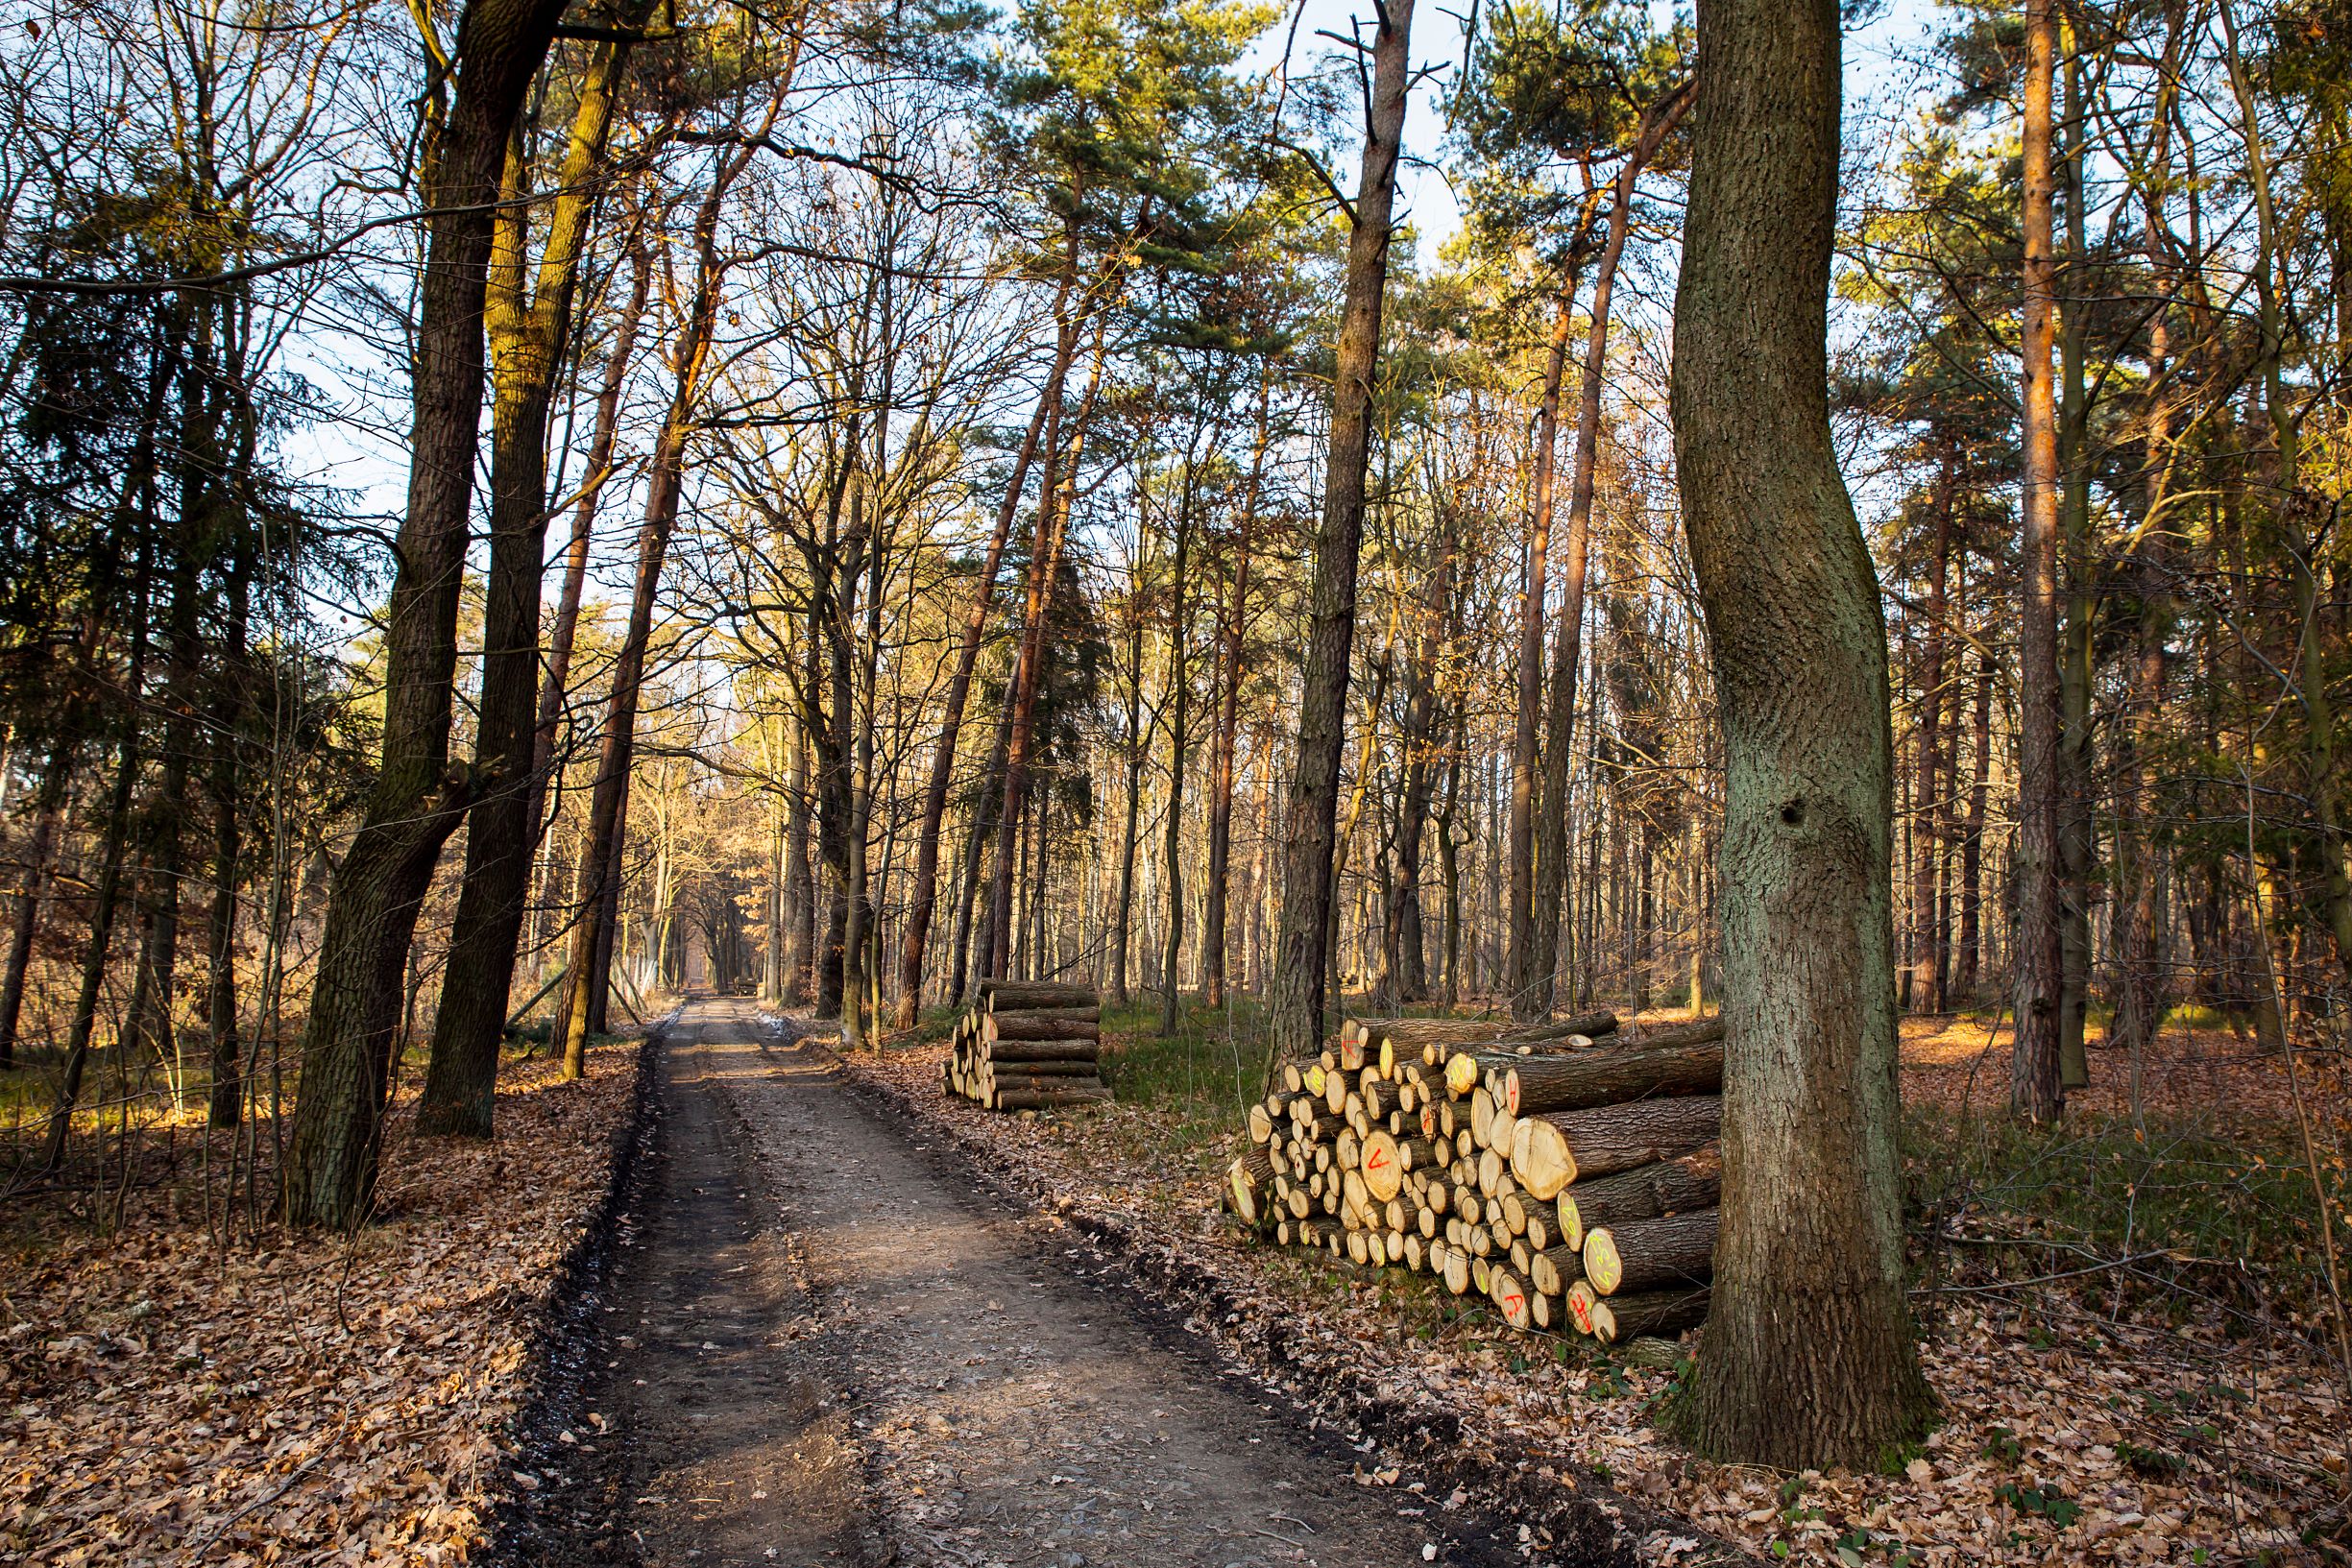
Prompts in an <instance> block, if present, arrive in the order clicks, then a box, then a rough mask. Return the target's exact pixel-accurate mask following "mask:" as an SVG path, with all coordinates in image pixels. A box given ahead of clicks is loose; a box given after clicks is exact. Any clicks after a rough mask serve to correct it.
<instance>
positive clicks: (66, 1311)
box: [0, 1045, 637, 1568]
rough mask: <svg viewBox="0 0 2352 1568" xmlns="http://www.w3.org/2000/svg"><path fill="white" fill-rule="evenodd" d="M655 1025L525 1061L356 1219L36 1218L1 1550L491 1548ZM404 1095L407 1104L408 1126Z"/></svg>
mask: <svg viewBox="0 0 2352 1568" xmlns="http://www.w3.org/2000/svg"><path fill="white" fill-rule="evenodd" d="M636 1072H637V1048H636V1047H635V1046H634V1045H618V1046H612V1047H607V1048H603V1049H597V1050H594V1051H592V1052H591V1053H590V1056H589V1072H588V1076H587V1078H586V1079H585V1080H583V1081H581V1082H578V1083H571V1084H565V1083H561V1082H559V1081H558V1080H557V1078H556V1064H555V1063H553V1062H548V1061H533V1062H528V1063H525V1064H522V1065H521V1066H520V1067H517V1068H513V1069H510V1070H509V1071H508V1073H506V1075H505V1077H504V1079H503V1081H501V1083H500V1085H499V1092H498V1104H497V1128H498V1135H497V1139H496V1140H495V1141H493V1142H490V1143H487V1144H482V1143H473V1142H464V1141H458V1140H451V1139H417V1140H413V1141H401V1142H400V1143H398V1145H397V1146H395V1147H394V1148H393V1149H392V1150H391V1151H390V1153H389V1154H388V1155H387V1157H386V1160H385V1173H384V1186H383V1188H382V1200H383V1206H384V1209H385V1211H386V1214H387V1218H386V1219H385V1220H384V1221H383V1222H382V1223H380V1224H377V1225H375V1226H372V1227H371V1228H369V1229H367V1230H365V1231H362V1232H361V1233H359V1235H358V1236H357V1237H356V1238H352V1239H348V1240H347V1239H343V1238H333V1237H315V1236H312V1237H302V1236H288V1235H285V1234H283V1233H275V1232H273V1233H265V1234H264V1235H263V1236H262V1237H260V1238H259V1239H258V1240H257V1241H256V1242H253V1243H240V1244H236V1245H231V1246H229V1247H226V1248H224V1247H222V1246H220V1245H219V1244H218V1243H217V1242H215V1240H214V1239H213V1237H212V1236H211V1235H210V1233H209V1232H208V1231H207V1230H206V1227H205V1226H204V1225H203V1224H202V1223H201V1218H200V1217H190V1216H187V1215H182V1216H181V1217H180V1218H179V1220H178V1222H177V1223H171V1222H166V1221H165V1220H163V1219H162V1218H159V1217H158V1218H153V1219H148V1218H135V1217H134V1222H133V1224H131V1225H129V1226H126V1227H125V1229H124V1230H123V1231H122V1232H120V1233H118V1234H117V1235H116V1236H115V1237H114V1238H111V1239H108V1238H100V1237H96V1236H92V1235H89V1234H87V1233H86V1232H82V1231H79V1230H66V1231H59V1232H57V1233H55V1234H52V1235H48V1236H42V1237H36V1236H21V1235H20V1236H17V1237H14V1238H11V1239H10V1240H11V1250H12V1252H13V1253H14V1254H15V1256H14V1257H12V1259H11V1260H10V1264H9V1278H8V1281H7V1284H6V1285H5V1286H4V1287H0V1316H4V1319H5V1321H4V1322H0V1335H4V1336H5V1338H4V1339H0V1560H9V1561H21V1562H25V1563H28V1564H37V1565H40V1568H76V1565H80V1564H85V1563H105V1564H108V1565H109V1568H115V1565H119V1568H132V1565H139V1564H149V1563H156V1564H161V1563H175V1562H194V1561H197V1560H200V1559H201V1560H203V1561H205V1562H206V1563H210V1564H217V1565H227V1568H241V1565H246V1564H255V1563H286V1564H297V1563H318V1564H326V1563H352V1564H358V1563H404V1564H405V1563H421V1564H441V1563H453V1562H462V1561H465V1560H466V1559H467V1558H468V1556H470V1555H471V1554H472V1553H473V1551H474V1550H475V1549H476V1548H478V1546H479V1545H480V1544H481V1542H482V1540H483V1538H484V1535H485V1532H486V1529H487V1526H488V1523H489V1517H490V1509H491V1507H492V1504H493V1502H494V1500H495V1498H496V1496H497V1494H500V1493H504V1492H507V1491H510V1490H511V1489H512V1488H514V1487H517V1486H521V1487H526V1488H527V1487H529V1486H532V1485H534V1484H537V1482H538V1480H539V1479H540V1478H538V1477H536V1476H533V1475H529V1474H527V1473H519V1472H517V1471H515V1469H514V1467H513V1464H512V1462H511V1461H510V1459H508V1458H507V1455H506V1453H505V1451H504V1449H503V1446H502V1445H503V1443H504V1441H505V1439H506V1437H507V1432H508V1427H509V1423H510V1422H511V1420H512V1418H513V1417H514V1415H515V1414H516V1412H517V1411H518V1410H519V1409H520V1408H521V1404H522V1402H523V1400H524V1398H525V1397H526V1395H527V1393H528V1385H529V1375H530V1367H529V1364H528V1363H529V1359H530V1345H531V1337H532V1334H533V1332H534V1328H535V1326H536V1324H537V1322H538V1320H539V1314H540V1309H541V1308H542V1307H544V1306H545V1304H546V1301H547V1298H548V1296H549V1293H550V1292H551V1291H552V1290H553V1288H554V1286H555V1284H556V1281H557V1278H558V1275H559V1273H560V1266H561V1265H562V1263H563V1261H564V1259H565V1257H566V1255H567V1254H568V1253H569V1252H570V1250H571V1248H572V1247H573V1246H574V1245H575V1244H576V1243H577V1242H578V1241H579V1239H580V1238H581V1236H582V1235H583V1233H584V1232H585V1230H586V1228H587V1225H588V1223H589V1221H590V1220H591V1218H593V1217H594V1214H595V1212H596V1210H597V1209H598V1207H599V1205H600V1204H601V1203H602V1201H603V1200H604V1197H605V1195H606V1194H607V1192H608V1190H609V1186H610V1181H611V1170H612V1161H613V1156H614V1153H615V1150H616V1147H617V1136H618V1134H619V1132H620V1131H621V1129H622V1127H623V1126H624V1124H625V1123H626V1122H627V1120H628V1117H629V1112H630V1105H631V1100H632V1097H633V1093H634V1085H635V1082H636ZM403 1122H404V1118H396V1120H395V1126H394V1131H393V1134H392V1136H393V1137H394V1138H395V1139H399V1138H400V1127H401V1125H402V1123H403Z"/></svg>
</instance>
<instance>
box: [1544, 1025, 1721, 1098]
mask: <svg viewBox="0 0 2352 1568" xmlns="http://www.w3.org/2000/svg"><path fill="white" fill-rule="evenodd" d="M1722 1087H1723V1046H1722V1043H1721V1042H1720V1041H1717V1042H1715V1043H1712V1044H1698V1045H1682V1046H1629V1047H1626V1048H1624V1049H1618V1050H1587V1051H1578V1052H1575V1053H1573V1054H1570V1055H1559V1056H1530V1057H1527V1058H1525V1059H1524V1060H1522V1061H1520V1062H1518V1063H1517V1064H1516V1065H1515V1066H1513V1067H1510V1068H1507V1069H1505V1070H1504V1101H1503V1102H1504V1104H1505V1105H1507V1106H1508V1107H1509V1108H1510V1111H1511V1114H1512V1115H1513V1116H1532V1115H1534V1114H1536V1113H1537V1112H1539V1111H1577V1110H1583V1109H1584V1108H1586V1107H1587V1106H1590V1105H1613V1104H1616V1103H1618V1102H1619V1101H1622V1100H1631V1099H1640V1098H1647V1097H1649V1096H1652V1095H1711V1094H1714V1093H1716V1092H1717V1091H1718V1090H1720V1089H1721V1088H1722Z"/></svg>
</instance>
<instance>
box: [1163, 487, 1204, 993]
mask: <svg viewBox="0 0 2352 1568" xmlns="http://www.w3.org/2000/svg"><path fill="white" fill-rule="evenodd" d="M1195 471H1196V470H1195V465H1194V462H1193V459H1192V456H1191V454H1190V453H1187V454H1186V457H1185V462H1184V487H1183V490H1182V492H1181V494H1180V495H1178V497H1177V500H1176V565H1175V568H1174V576H1175V581H1174V583H1173V584H1172V585H1171V586H1170V589H1169V592H1170V594H1171V597H1172V602H1171V603H1170V605H1169V609H1168V700H1169V707H1170V717H1169V726H1168V832H1167V836H1166V846H1165V847H1166V859H1165V864H1166V866H1167V874H1166V876H1165V877H1164V878H1163V879H1162V880H1165V881H1166V882H1167V884H1168V945H1167V963H1166V964H1165V965H1164V966H1163V968H1162V970H1161V975H1160V979H1161V990H1160V1004H1159V1032H1160V1033H1161V1034H1163V1035H1170V1034H1174V1033H1176V1022H1177V1019H1178V1016H1179V1014H1180V1013H1181V1011H1182V1007H1183V998H1182V997H1181V995H1179V994H1178V992H1177V989H1176V965H1177V961H1178V959H1179V958H1180V957H1181V955H1182V953H1183V951H1184V746H1185V742H1186V740H1187V738H1188V733H1187V732H1188V723H1187V721H1188V720H1189V719H1190V717H1191V714H1192V673H1191V671H1190V670H1189V669H1188V668H1186V665H1185V648H1184V642H1185V638H1184V633H1185V627H1186V624H1187V622H1188V620H1189V618H1190V615H1191V611H1192V606H1191V603H1190V602H1189V600H1188V598H1187V597H1186V594H1187V591H1188V590H1189V589H1190V587H1191V581H1190V578H1189V576H1188V574H1187V568H1188V567H1190V566H1191V564H1192V511H1193V484H1194V476H1195Z"/></svg>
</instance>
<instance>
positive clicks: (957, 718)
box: [898, 271, 1078, 1029]
mask: <svg viewBox="0 0 2352 1568" xmlns="http://www.w3.org/2000/svg"><path fill="white" fill-rule="evenodd" d="M1072 280H1073V277H1072V274H1071V273H1070V272H1068V271H1064V272H1063V274H1062V277H1061V282H1060V284H1059V288H1058V293H1057V295H1056V297H1055V302H1054V319H1055V321H1057V322H1063V323H1064V326H1065V329H1064V330H1063V331H1061V332H1059V333H1057V334H1055V345H1054V365H1053V369H1052V370H1051V371H1050V372H1049V373H1048V374H1047V375H1046V384H1045V391H1044V392H1043V393H1042V394H1040V395H1039V397H1038V398H1037V407H1036V410H1035V411H1034V412H1033V413H1031V415H1030V421H1029V432H1028V434H1026V435H1024V436H1023V437H1022V438H1021V446H1020V450H1019V451H1017V452H1016V453H1015V454H1014V456H1013V462H1012V473H1011V474H1010V475H1009V476H1008V477H1007V478H1006V481H1005V498H1004V500H1002V501H1001V502H999V503H998V505H997V509H996V527H995V529H994V530H993V531H992V532H991V533H990V534H989V536H988V550H987V554H986V555H985V556H983V557H982V561H981V567H980V575H979V579H978V581H977V582H975V583H974V585H973V588H972V604H971V608H970V609H968V610H966V611H965V612H964V620H963V639H962V641H961V642H959V643H958V645H957V648H956V672H955V674H954V675H952V676H950V677H949V679H948V684H947V711H946V712H945V714H944V715H942V717H941V718H940V720H939V738H938V740H937V742H936V743H935V745H934V748H933V751H932V759H931V778H930V781H929V782H928V783H927V784H925V786H924V791H923V821H922V826H921V828H920V829H919V830H918V832H917V834H916V838H915V848H914V886H913V888H912V889H911V890H910V891H909V898H908V905H907V933H906V939H905V944H904V946H903V948H902V949H901V951H900V953H899V961H898V989H899V1002H898V1026H899V1027H900V1028H902V1029H909V1028H912V1027H913V1026H914V1023H915V1019H916V1016H917V1015H918V1013H919V1012H920V1010H921V1007H922V998H923V952H924V949H925V947H926V946H927V945H928V944H929V943H930V940H931V922H932V911H933V907H934V904H935V903H936V889H937V883H938V878H939V832H940V829H941V827H942V826H943V825H944V823H945V822H946V820H947V794H948V786H949V784H952V783H953V782H954V780H955V776H956V742H957V740H958V737H960V736H961V735H962V733H963V710H964V704H965V703H966V702H968V701H969V700H970V699H971V693H972V671H973V670H974V668H975V667H977V665H978V664H979V663H980V650H981V644H982V640H983V639H985V637H986V634H987V630H988V616H989V614H990V612H991V611H993V610H994V609H995V606H996V578H997V572H998V570H999V569H1000V567H1002V566H1003V564H1004V560H1005V545H1006V542H1007V541H1009V540H1010V539H1011V537H1012V524H1013V519H1014V518H1016V517H1018V516H1019V515H1020V511H1021V492H1022V489H1023V487H1024V486H1026V485H1027V484H1028V482H1029V470H1030V465H1031V463H1032V462H1033V461H1035V459H1036V456H1037V442H1038V438H1039V435H1040V434H1041V432H1043V430H1044V429H1045V425H1046V411H1047V410H1048V409H1050V408H1053V407H1055V406H1056V405H1058V404H1059V403H1060V401H1061V396H1062V387H1063V384H1064V382H1065V381H1066V380H1067V378H1068V376H1069V374H1070V363H1071V361H1072V360H1073V359H1074V358H1076V357H1077V353H1078V334H1077V333H1076V332H1075V331H1073V330H1069V329H1067V328H1068V326H1069V324H1068V322H1067V321H1066V317H1067V313H1068V309H1069V300H1070V289H1071V284H1072Z"/></svg>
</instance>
